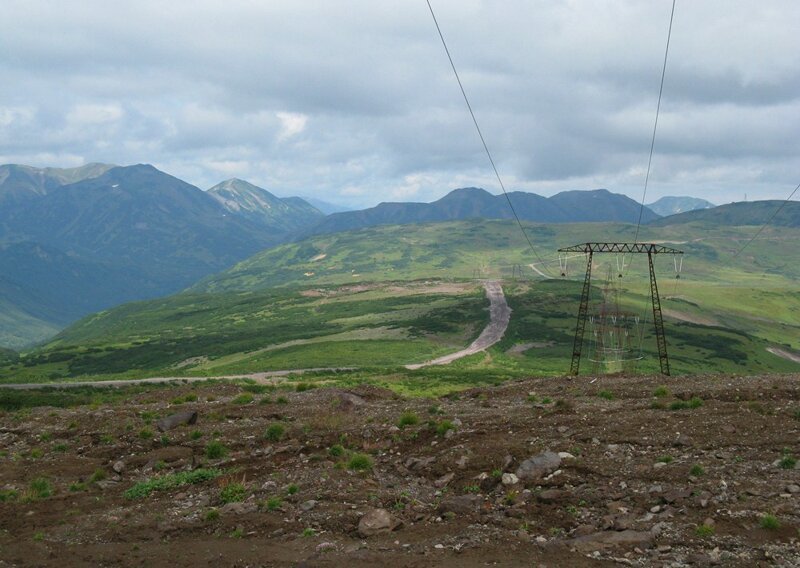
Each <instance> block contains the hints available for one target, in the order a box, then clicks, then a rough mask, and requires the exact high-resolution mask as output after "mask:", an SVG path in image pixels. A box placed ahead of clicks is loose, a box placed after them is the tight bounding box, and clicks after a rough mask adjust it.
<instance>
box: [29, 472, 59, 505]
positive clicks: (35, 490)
mask: <svg viewBox="0 0 800 568" xmlns="http://www.w3.org/2000/svg"><path fill="white" fill-rule="evenodd" d="M52 494H53V485H52V484H51V483H50V481H48V480H47V479H46V478H44V477H37V478H36V479H34V480H33V481H31V483H30V485H28V491H27V492H26V493H25V495H24V496H23V500H25V501H36V500H37V499H47V498H48V497H50V496H51V495H52Z"/></svg>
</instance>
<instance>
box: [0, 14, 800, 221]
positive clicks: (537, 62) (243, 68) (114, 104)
mask: <svg viewBox="0 0 800 568" xmlns="http://www.w3.org/2000/svg"><path fill="white" fill-rule="evenodd" d="M432 4H433V6H434V9H435V10H436V12H437V16H438V18H439V23H440V25H441V26H442V30H443V32H444V34H445V38H446V39H447V41H448V43H449V47H450V50H451V53H452V55H453V57H454V60H455V63H456V66H457V67H458V69H459V72H460V73H461V77H462V80H463V82H464V86H465V88H466V90H467V93H468V95H469V96H470V98H471V102H472V105H473V108H474V110H475V113H476V115H477V118H478V121H479V122H480V123H481V127H482V129H483V131H484V134H485V136H486V140H487V143H488V145H489V147H490V149H491V150H492V152H493V154H494V157H495V159H496V162H497V165H498V168H499V170H500V174H501V176H502V177H503V178H504V182H505V183H506V186H507V187H508V188H509V189H521V190H526V191H533V192H536V193H540V194H543V195H552V194H554V193H556V192H558V191H561V190H565V189H591V188H599V187H604V188H608V189H610V190H612V191H616V192H621V193H626V194H628V195H630V196H631V197H633V198H634V199H636V200H637V201H638V200H639V199H641V194H642V188H643V183H644V173H645V170H646V166H647V154H648V150H649V146H650V137H651V134H652V128H653V120H654V118H655V109H656V100H657V96H658V86H659V79H660V74H661V64H662V60H663V56H664V44H665V41H666V35H667V26H668V23H669V13H670V8H671V0H639V1H598V0H584V1H531V0H520V1H511V0H509V1H505V0H503V1H500V0H496V1H493V2H488V1H486V2H481V1H476V0H432ZM798 23H800V2H797V1H796V0H786V1H770V0H759V1H752V0H750V1H746V2H745V1H739V2H737V1H732V0H715V1H711V0H691V1H689V0H678V3H677V8H676V12H675V22H674V27H673V35H672V43H671V47H670V57H669V63H668V66H667V73H666V82H665V86H664V98H663V103H662V114H661V118H660V121H659V131H658V137H657V140H656V146H655V156H654V158H653V167H652V174H651V183H650V188H649V190H648V198H647V202H648V203H649V202H652V201H654V200H655V199H656V198H658V197H660V196H663V195H694V196H697V197H703V198H706V199H709V200H710V201H713V202H716V203H723V202H729V201H734V200H735V201H738V200H741V199H743V198H744V195H745V193H746V194H747V197H748V199H759V198H785V197H786V196H787V195H788V194H789V192H790V191H791V190H792V189H793V188H794V186H795V185H797V183H800V155H799V153H798V152H799V151H800V57H799V56H798V54H800V33H798V31H797V25H798ZM0 72H1V73H2V88H0V163H24V164H30V165H35V166H61V167H68V166H75V165H81V164H83V163H86V162H93V161H100V162H111V163H116V164H123V165H125V164H133V163H152V164H153V165H155V166H156V167H158V168H160V169H162V170H165V171H167V172H168V173H171V174H173V175H176V176H178V177H180V178H182V179H185V180H186V181H188V182H190V183H193V184H195V185H198V186H199V187H201V188H203V189H207V188H208V187H210V186H211V185H214V184H215V183H217V182H219V181H221V180H223V179H227V178H230V177H240V178H244V179H247V180H249V181H252V182H253V183H256V184H257V185H260V186H262V187H265V188H267V189H269V190H271V191H273V192H274V193H276V194H278V195H284V196H286V195H308V196H313V197H318V198H322V199H327V200H329V201H333V202H338V203H344V204H349V205H351V206H370V205H374V204H376V203H378V202H380V201H412V200H413V201H430V200H433V199H436V198H438V197H441V196H442V195H444V194H445V193H447V192H448V191H449V190H451V189H453V188H456V187H464V186H480V187H484V188H486V189H487V190H489V191H491V192H492V193H499V192H500V188H499V186H498V184H497V182H496V180H495V179H494V177H493V174H492V171H491V169H490V165H489V163H488V161H487V158H486V156H485V154H484V153H483V148H482V146H481V145H480V140H479V139H478V137H477V135H476V133H475V131H474V127H473V125H472V123H471V120H470V118H469V115H468V113H467V110H466V107H465V105H464V102H463V99H462V98H461V94H460V92H459V90H458V85H457V83H456V82H455V79H454V77H453V75H452V71H451V69H450V67H449V63H448V62H447V59H446V56H445V53H444V50H443V48H442V46H441V43H440V41H439V38H438V36H437V34H436V29H435V27H434V25H433V21H432V19H431V16H430V13H429V11H428V7H427V5H426V4H425V1H424V0H319V1H310V0H309V1H303V0H291V1H289V0H287V1H283V0H264V1H256V0H250V1H243V0H241V1H240V0H226V1H225V2H222V1H213V2H212V1H206V0H192V1H178V0H175V1H170V2H164V1H163V0H158V1H150V0H137V1H136V2H130V1H128V0H126V1H115V0H101V1H91V0H76V1H74V2H62V1H55V0H54V1H50V2H45V1H39V0H20V1H17V0H4V1H3V4H2V18H0Z"/></svg>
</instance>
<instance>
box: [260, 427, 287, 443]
mask: <svg viewBox="0 0 800 568" xmlns="http://www.w3.org/2000/svg"><path fill="white" fill-rule="evenodd" d="M285 434H286V427H285V426H284V425H283V424H281V423H279V422H275V423H274V424H270V425H269V426H268V427H267V430H266V431H265V432H264V438H266V439H267V440H269V441H270V442H279V441H281V440H282V439H283V436H284V435H285Z"/></svg>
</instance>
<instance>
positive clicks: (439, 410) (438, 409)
mask: <svg viewBox="0 0 800 568" xmlns="http://www.w3.org/2000/svg"><path fill="white" fill-rule="evenodd" d="M797 412H798V414H800V410H798V411H797ZM443 413H444V411H443V410H442V407H441V406H439V405H438V404H434V405H432V406H429V407H428V414H433V415H435V414H443Z"/></svg>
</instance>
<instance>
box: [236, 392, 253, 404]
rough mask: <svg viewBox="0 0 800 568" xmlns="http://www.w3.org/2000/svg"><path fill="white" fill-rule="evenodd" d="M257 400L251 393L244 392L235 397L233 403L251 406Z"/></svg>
mask: <svg viewBox="0 0 800 568" xmlns="http://www.w3.org/2000/svg"><path fill="white" fill-rule="evenodd" d="M254 400H255V398H254V397H253V395H252V394H250V393H249V392H243V393H242V394H240V395H238V396H237V397H235V398H234V399H233V400H232V401H231V402H233V404H250V403H251V402H253V401H254Z"/></svg>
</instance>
